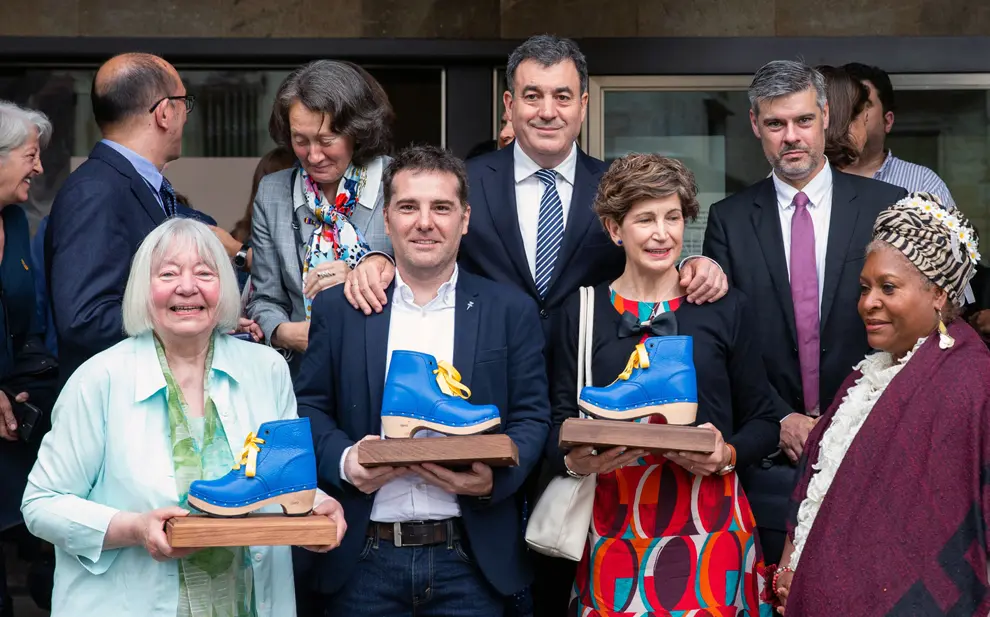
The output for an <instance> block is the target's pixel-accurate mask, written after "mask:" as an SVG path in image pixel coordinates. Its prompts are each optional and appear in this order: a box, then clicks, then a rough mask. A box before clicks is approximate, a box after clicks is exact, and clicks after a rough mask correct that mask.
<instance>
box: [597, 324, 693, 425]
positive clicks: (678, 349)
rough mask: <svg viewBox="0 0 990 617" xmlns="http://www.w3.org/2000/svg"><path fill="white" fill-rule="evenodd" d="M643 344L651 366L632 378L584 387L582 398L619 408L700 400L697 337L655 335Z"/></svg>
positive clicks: (634, 372)
mask: <svg viewBox="0 0 990 617" xmlns="http://www.w3.org/2000/svg"><path fill="white" fill-rule="evenodd" d="M643 344H644V346H645V347H646V351H647V354H648V356H649V359H650V364H649V368H645V369H644V368H633V369H632V375H630V377H629V379H616V380H615V382H614V383H612V384H610V385H608V386H605V387H603V388H599V387H594V386H587V387H585V388H582V390H581V400H582V401H586V402H588V403H591V404H592V405H595V406H597V407H600V408H602V409H610V410H615V411H623V410H626V409H635V408H639V407H644V406H647V405H666V404H669V403H697V402H698V379H697V377H696V375H695V371H694V341H693V339H692V338H691V337H690V336H652V337H650V338H648V339H646V341H645V342H644V343H643Z"/></svg>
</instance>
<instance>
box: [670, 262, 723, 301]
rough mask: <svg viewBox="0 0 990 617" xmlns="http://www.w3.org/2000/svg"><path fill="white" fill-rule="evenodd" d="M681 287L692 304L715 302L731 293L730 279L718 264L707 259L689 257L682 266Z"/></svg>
mask: <svg viewBox="0 0 990 617" xmlns="http://www.w3.org/2000/svg"><path fill="white" fill-rule="evenodd" d="M680 274H681V287H684V288H685V289H686V290H687V294H688V296H687V301H688V302H691V303H692V304H704V303H705V302H715V301H716V300H718V299H719V298H721V297H722V296H724V295H725V294H726V293H728V291H729V279H728V278H727V277H726V276H725V272H723V271H722V269H721V268H720V267H719V265H718V264H717V263H715V262H714V261H713V260H711V259H709V258H707V257H701V256H698V257H689V258H688V259H687V260H686V261H685V262H684V265H682V266H681V272H680Z"/></svg>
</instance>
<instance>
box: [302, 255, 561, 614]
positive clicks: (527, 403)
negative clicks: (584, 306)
mask: <svg viewBox="0 0 990 617" xmlns="http://www.w3.org/2000/svg"><path fill="white" fill-rule="evenodd" d="M393 291H394V287H390V288H389V289H388V295H389V297H390V298H391V296H392V292H393ZM456 305H457V306H456V309H455V310H456V314H455V318H454V358H453V364H454V366H455V367H456V368H457V370H458V371H460V373H461V377H462V381H463V383H464V384H465V385H467V386H468V387H469V388H471V399H470V402H472V403H475V404H493V405H495V406H497V407H498V408H499V410H500V411H501V415H502V424H501V428H500V430H501V431H503V432H505V433H506V434H508V435H509V436H510V437H511V438H512V440H513V441H514V442H515V444H516V446H517V447H518V449H519V466H518V467H508V468H501V469H495V470H494V483H493V489H492V494H491V498H490V499H485V500H481V499H476V498H472V497H460V498H459V499H458V502H459V504H460V508H461V518H462V522H463V525H464V529H465V531H466V533H467V540H468V545H469V546H470V548H471V552H472V553H473V556H474V559H475V561H476V563H477V564H478V567H479V568H480V569H481V572H482V573H483V574H484V576H485V578H487V579H488V581H489V582H490V583H491V584H492V586H493V587H495V589H497V590H498V591H499V592H501V593H502V594H505V595H509V594H512V593H515V592H517V591H519V590H521V589H522V588H523V587H524V586H525V585H526V584H527V583H528V582H529V581H530V579H531V571H530V567H529V564H528V560H526V559H525V552H526V547H525V543H524V540H523V530H522V527H521V521H520V513H519V508H518V504H517V501H516V499H515V494H516V493H517V491H519V490H520V488H521V487H522V485H523V482H524V481H525V479H526V476H527V475H528V474H529V472H530V470H532V469H533V468H534V466H535V465H536V464H537V462H538V461H539V460H540V458H541V456H542V453H543V445H544V442H545V441H546V438H547V434H548V432H549V428H550V404H549V399H548V394H547V376H546V369H545V367H544V363H543V336H542V333H541V331H540V325H539V318H538V317H537V311H536V308H535V307H534V306H533V302H532V300H530V299H529V298H527V297H526V296H525V294H523V293H522V292H519V291H517V290H515V289H512V288H511V287H508V286H505V285H500V284H497V283H493V282H491V281H488V280H485V279H483V278H481V277H477V276H472V275H471V274H470V273H467V272H464V271H463V270H462V271H461V272H460V273H459V274H458V279H457V300H456ZM391 306H392V303H391V302H389V303H388V304H386V305H385V310H384V311H382V312H381V313H376V314H372V315H371V316H365V315H364V314H363V313H361V312H360V311H355V310H354V309H353V308H351V306H350V304H348V303H347V301H346V300H345V299H344V296H343V293H342V291H341V287H336V288H333V289H329V290H327V291H325V292H323V293H321V294H319V295H318V296H317V297H316V300H315V302H314V303H313V313H312V321H311V322H310V329H309V348H308V349H307V350H306V354H305V356H304V357H303V360H302V365H301V368H300V371H299V376H298V377H297V379H296V398H297V399H298V402H299V415H300V416H302V417H308V418H309V419H310V422H311V424H312V429H313V439H314V443H315V447H316V457H317V467H318V471H319V478H320V486H321V488H323V489H324V490H325V491H326V492H327V493H329V494H331V495H333V496H334V497H336V498H337V499H338V500H339V501H340V502H341V504H342V505H343V507H344V513H345V516H346V518H347V528H348V531H347V534H346V536H345V538H344V541H343V543H342V544H341V546H340V547H339V548H337V549H336V550H333V551H331V552H329V553H327V554H326V555H323V556H321V557H320V563H319V565H318V571H317V573H316V574H317V579H318V582H317V587H318V588H319V590H320V591H321V592H323V593H333V592H334V591H337V590H338V589H340V588H341V587H342V586H343V585H345V584H346V583H347V578H348V573H349V572H351V571H352V570H353V567H354V564H355V563H356V562H357V559H358V555H359V553H360V551H361V548H362V546H363V544H364V540H365V530H366V529H367V528H368V522H369V520H370V516H371V507H372V505H373V503H374V495H365V494H364V493H362V492H360V491H358V490H357V489H356V488H354V487H353V486H351V485H350V484H349V483H348V482H347V481H346V480H342V479H341V477H340V457H341V455H342V454H343V452H344V450H345V449H346V448H347V447H349V446H352V445H354V443H355V442H356V441H357V440H359V439H361V438H362V437H364V436H366V435H378V434H380V432H381V416H380V414H381V405H382V392H383V390H384V386H385V355H386V353H387V350H388V332H389V322H390V317H391Z"/></svg>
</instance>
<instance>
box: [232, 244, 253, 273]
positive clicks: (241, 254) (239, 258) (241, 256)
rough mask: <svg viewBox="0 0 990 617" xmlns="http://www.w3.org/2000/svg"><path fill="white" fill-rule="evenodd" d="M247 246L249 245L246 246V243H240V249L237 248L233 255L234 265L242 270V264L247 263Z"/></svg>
mask: <svg viewBox="0 0 990 617" xmlns="http://www.w3.org/2000/svg"><path fill="white" fill-rule="evenodd" d="M248 248H250V247H248V245H247V244H242V245H241V248H240V250H238V251H237V253H236V254H235V255H234V266H236V267H237V269H238V270H243V269H244V266H246V265H247V252H248Z"/></svg>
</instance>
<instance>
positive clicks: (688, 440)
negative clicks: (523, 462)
mask: <svg viewBox="0 0 990 617" xmlns="http://www.w3.org/2000/svg"><path fill="white" fill-rule="evenodd" d="M560 445H561V446H563V447H565V448H572V447H575V446H595V447H598V448H615V447H618V446H625V447H627V448H642V449H644V450H649V451H651V452H662V451H669V450H673V451H677V452H700V453H702V454H711V453H712V452H714V451H715V433H713V432H712V431H710V430H708V429H706V428H696V427H693V426H682V425H677V424H645V423H641V422H628V421H619V420H599V419H597V418H594V419H593V418H568V419H567V420H564V424H563V425H562V426H561V427H560Z"/></svg>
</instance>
